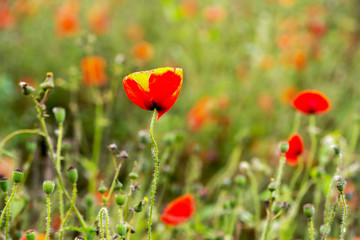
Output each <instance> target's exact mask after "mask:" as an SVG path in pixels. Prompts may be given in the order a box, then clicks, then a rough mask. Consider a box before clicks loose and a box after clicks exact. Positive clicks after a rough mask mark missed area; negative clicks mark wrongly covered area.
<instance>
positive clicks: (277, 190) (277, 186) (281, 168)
mask: <svg viewBox="0 0 360 240" xmlns="http://www.w3.org/2000/svg"><path fill="white" fill-rule="evenodd" d="M285 160H286V158H285V154H284V153H283V154H281V157H280V164H279V170H278V173H277V176H276V180H275V181H276V182H275V199H277V196H278V195H279V193H280V185H281V178H282V175H283V171H284V166H285Z"/></svg>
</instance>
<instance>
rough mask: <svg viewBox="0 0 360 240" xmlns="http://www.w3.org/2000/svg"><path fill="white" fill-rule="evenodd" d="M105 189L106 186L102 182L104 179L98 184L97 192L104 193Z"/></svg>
mask: <svg viewBox="0 0 360 240" xmlns="http://www.w3.org/2000/svg"><path fill="white" fill-rule="evenodd" d="M106 191H107V187H106V186H105V184H104V181H101V183H100V186H99V188H98V192H99V193H101V194H104V193H105V192H106Z"/></svg>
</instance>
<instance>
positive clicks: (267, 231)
mask: <svg viewBox="0 0 360 240" xmlns="http://www.w3.org/2000/svg"><path fill="white" fill-rule="evenodd" d="M272 205H273V197H272V193H271V194H270V202H269V208H268V209H266V213H267V218H266V223H265V227H264V232H263V234H262V236H261V240H266V239H267V237H268V234H269V230H270V225H271V220H272V214H271V213H272Z"/></svg>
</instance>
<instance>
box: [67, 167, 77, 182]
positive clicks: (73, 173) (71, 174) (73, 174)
mask: <svg viewBox="0 0 360 240" xmlns="http://www.w3.org/2000/svg"><path fill="white" fill-rule="evenodd" d="M67 175H68V178H69V180H70V182H71V183H73V184H74V183H76V182H77V180H78V171H77V169H76V168H75V167H73V166H71V167H69V168H68V170H67Z"/></svg>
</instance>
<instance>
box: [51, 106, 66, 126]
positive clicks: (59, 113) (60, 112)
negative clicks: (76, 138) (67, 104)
mask: <svg viewBox="0 0 360 240" xmlns="http://www.w3.org/2000/svg"><path fill="white" fill-rule="evenodd" d="M53 113H54V115H55V119H56V121H57V122H58V123H63V122H64V121H65V117H66V111H65V109H64V108H62V107H56V108H53Z"/></svg>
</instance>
